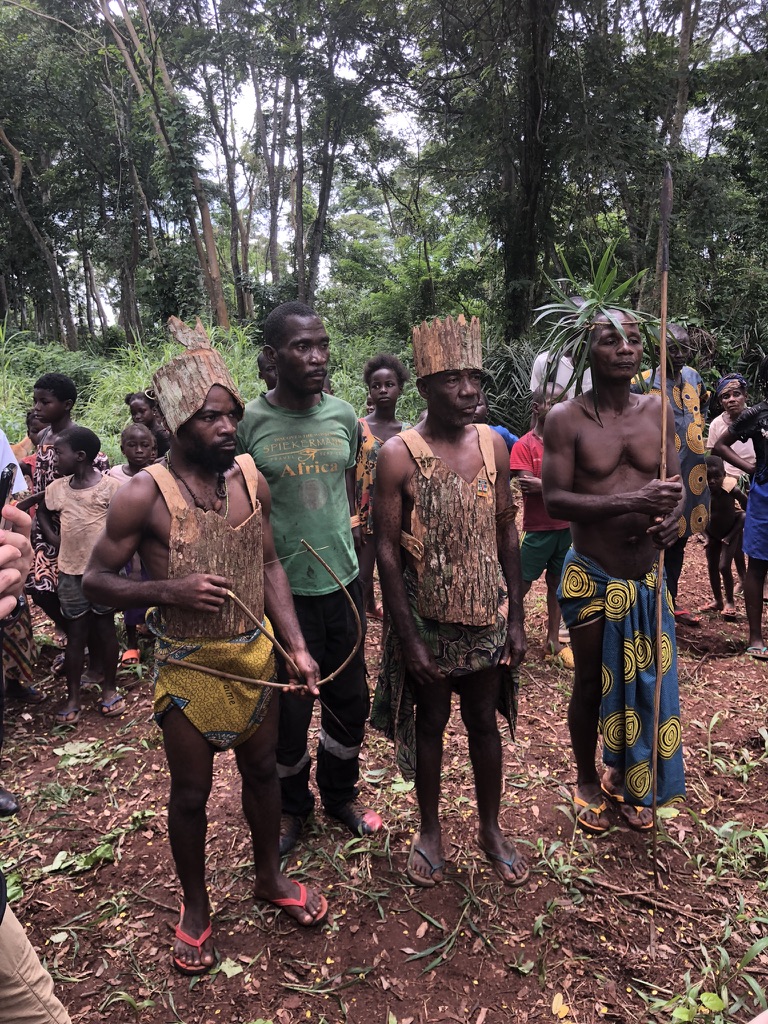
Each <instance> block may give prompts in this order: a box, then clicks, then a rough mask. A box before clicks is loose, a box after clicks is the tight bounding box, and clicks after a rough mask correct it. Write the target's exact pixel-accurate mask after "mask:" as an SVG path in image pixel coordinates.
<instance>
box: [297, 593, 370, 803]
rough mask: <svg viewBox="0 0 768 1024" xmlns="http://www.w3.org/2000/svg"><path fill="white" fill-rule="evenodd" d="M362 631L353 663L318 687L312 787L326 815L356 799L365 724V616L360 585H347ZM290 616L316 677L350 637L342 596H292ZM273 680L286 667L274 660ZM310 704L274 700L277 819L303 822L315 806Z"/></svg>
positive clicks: (340, 655) (340, 656)
mask: <svg viewBox="0 0 768 1024" xmlns="http://www.w3.org/2000/svg"><path fill="white" fill-rule="evenodd" d="M347 590H348V591H349V593H350V595H351V597H352V599H353V601H354V603H355V607H356V608H357V611H358V614H359V616H360V621H361V622H362V624H363V642H362V643H361V644H360V649H359V650H358V652H357V654H356V655H355V656H354V658H353V659H352V661H351V662H350V663H349V665H347V667H346V668H345V669H344V671H343V672H342V673H341V675H340V676H337V678H336V679H334V680H333V682H331V683H328V684H327V685H326V686H321V687H320V739H319V742H318V746H317V772H316V777H317V788H318V789H319V790H320V798H321V800H322V802H323V807H325V808H326V810H328V811H330V812H331V813H333V812H334V811H335V810H338V809H340V808H341V807H343V806H344V804H346V803H348V802H349V801H350V800H353V799H354V798H355V796H356V795H357V781H358V778H359V776H360V762H359V755H360V747H361V746H362V742H363V736H364V735H365V723H366V722H367V720H368V711H369V707H370V697H369V694H368V682H367V679H366V670H365V644H364V640H365V610H364V607H363V591H362V587H361V585H360V581H359V579H354V580H353V581H352V582H351V583H349V584H348V585H347ZM293 600H294V604H295V605H296V614H297V616H298V619H299V625H300V626H301V631H302V633H303V634H304V639H305V640H306V642H307V647H308V648H309V653H310V654H311V655H312V657H313V658H314V659H315V661H316V662H317V663H318V665H319V666H320V673H321V676H322V677H325V676H327V675H329V674H330V673H331V672H333V671H334V670H335V669H337V668H338V667H339V665H341V664H342V662H343V661H344V659H345V658H346V657H347V655H348V654H349V652H350V651H351V649H352V647H353V645H354V642H355V636H356V627H355V620H354V615H353V614H352V609H351V608H350V607H349V603H348V602H347V599H346V597H345V596H344V594H343V593H342V591H341V590H335V591H333V593H331V594H323V595H322V596H320V597H300V596H299V597H294V599H293ZM277 674H278V679H281V680H283V681H284V680H285V667H284V665H283V664H281V660H280V657H279V656H278V668H277ZM313 708H314V701H312V700H308V699H307V698H302V697H298V696H296V695H295V694H291V693H281V694H280V725H279V731H278V737H277V773H278V775H279V776H280V789H281V795H282V808H283V813H284V814H295V815H298V816H299V817H306V816H307V815H308V814H309V813H310V812H311V811H312V808H313V807H314V803H315V801H314V797H313V795H312V793H311V792H310V789H309V774H310V767H311V762H310V755H309V750H308V747H307V733H308V732H309V726H310V723H311V721H312V711H313Z"/></svg>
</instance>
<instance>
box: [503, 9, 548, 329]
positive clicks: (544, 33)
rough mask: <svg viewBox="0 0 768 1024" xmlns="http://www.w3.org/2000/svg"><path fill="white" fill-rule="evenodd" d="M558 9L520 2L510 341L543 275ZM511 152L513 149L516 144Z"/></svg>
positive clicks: (510, 168) (506, 207) (508, 224)
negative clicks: (549, 101)
mask: <svg viewBox="0 0 768 1024" xmlns="http://www.w3.org/2000/svg"><path fill="white" fill-rule="evenodd" d="M558 8H559V0H526V2H525V3H524V4H522V5H521V7H520V25H519V28H520V34H521V36H522V38H524V39H525V40H527V42H528V45H527V46H526V47H525V50H524V53H525V57H524V58H523V59H522V63H521V67H520V73H519V78H518V80H519V94H520V97H521V100H520V102H521V103H522V108H523V109H522V123H523V131H522V139H521V144H520V160H519V165H518V166H517V167H516V166H514V164H513V163H512V160H511V159H509V158H508V159H507V163H506V166H505V167H504V170H503V178H502V195H503V197H504V199H503V200H502V202H501V203H500V208H501V211H502V213H501V221H502V238H503V240H504V254H503V259H504V289H505V314H506V315H505V325H504V334H505V338H506V340H507V341H511V340H513V339H515V338H518V337H519V336H520V334H521V333H522V332H523V331H524V330H525V329H526V328H527V326H528V324H529V322H530V317H531V309H532V306H533V300H534V287H535V281H536V279H537V276H538V274H537V261H538V254H539V225H540V224H541V221H542V217H543V211H542V208H541V202H542V193H543V190H544V182H545V175H546V169H547V159H548V150H547V144H546V141H545V139H544V136H543V131H544V121H545V113H546V97H547V93H548V86H549V75H550V65H551V53H552V43H553V39H554V31H555V21H556V18H557V11H558ZM502 109H503V108H502ZM509 151H510V152H512V151H513V149H512V147H511V146H510V147H509Z"/></svg>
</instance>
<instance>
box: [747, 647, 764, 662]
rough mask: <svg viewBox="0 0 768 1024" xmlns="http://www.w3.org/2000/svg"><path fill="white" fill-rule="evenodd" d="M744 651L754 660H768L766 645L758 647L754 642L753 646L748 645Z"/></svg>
mask: <svg viewBox="0 0 768 1024" xmlns="http://www.w3.org/2000/svg"><path fill="white" fill-rule="evenodd" d="M745 653H746V654H748V655H749V656H750V658H754V659H755V661H768V647H758V646H757V645H756V644H755V646H753V647H748V648H747V650H746V652H745Z"/></svg>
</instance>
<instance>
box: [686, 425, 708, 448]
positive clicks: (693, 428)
mask: <svg viewBox="0 0 768 1024" xmlns="http://www.w3.org/2000/svg"><path fill="white" fill-rule="evenodd" d="M685 439H686V441H687V442H688V448H689V450H690V451H692V452H693V453H694V454H695V455H703V454H704V451H705V449H704V435H703V434H702V431H701V426H700V424H698V423H695V422H694V423H689V424H688V429H687V430H686V432H685Z"/></svg>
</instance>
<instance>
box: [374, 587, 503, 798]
mask: <svg viewBox="0 0 768 1024" xmlns="http://www.w3.org/2000/svg"><path fill="white" fill-rule="evenodd" d="M403 581H404V583H405V591H406V594H407V595H408V603H409V604H410V608H411V614H412V615H413V620H414V622H415V624H416V629H417V631H418V634H419V636H420V637H421V639H422V640H424V641H425V643H426V644H427V645H428V646H429V649H430V650H431V651H432V654H433V655H434V657H435V661H436V662H437V664H438V665H439V666H440V668H441V669H442V670H443V671H444V672H446V673H447V675H448V676H449V677H450V678H451V679H452V680H455V681H457V682H459V681H460V680H461V677H462V676H464V675H468V674H469V673H471V672H480V671H482V670H483V669H488V668H491V667H492V666H494V665H496V664H497V663H498V660H499V657H500V656H501V652H502V650H503V648H504V644H505V643H506V639H507V624H506V620H505V619H504V616H503V615H501V614H499V615H498V616H497V618H496V622H495V623H494V625H492V626H463V625H461V624H460V623H453V622H448V623H445V622H435V621H434V620H433V619H423V618H421V616H420V615H419V613H418V612H417V611H416V586H417V583H416V576H415V574H414V573H413V572H411V570H410V569H406V571H405V572H404V573H403ZM517 690H518V673H517V671H516V670H514V671H513V670H505V671H503V672H502V676H501V685H500V689H499V703H498V708H497V710H498V711H499V714H501V715H503V716H504V718H505V719H506V720H507V722H508V723H509V729H510V733H511V735H512V737H513V738H514V735H515V724H516V722H517ZM415 713H416V694H415V692H414V690H413V688H412V685H411V682H410V680H409V677H408V675H407V672H406V665H405V659H404V657H403V648H402V646H401V644H400V637H399V636H398V635H397V633H396V632H395V630H394V629H391V628H390V630H389V631H388V633H387V638H386V641H385V643H384V652H383V656H382V659H381V669H380V671H379V678H378V681H377V683H376V690H375V692H374V695H373V704H372V707H371V725H372V726H373V727H374V729H378V730H379V731H380V732H383V733H384V735H385V736H387V738H388V739H391V740H394V743H395V756H396V758H397V764H398V767H399V768H400V771H401V772H402V775H403V778H405V779H410V778H413V776H414V775H415V773H416V720H415Z"/></svg>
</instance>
